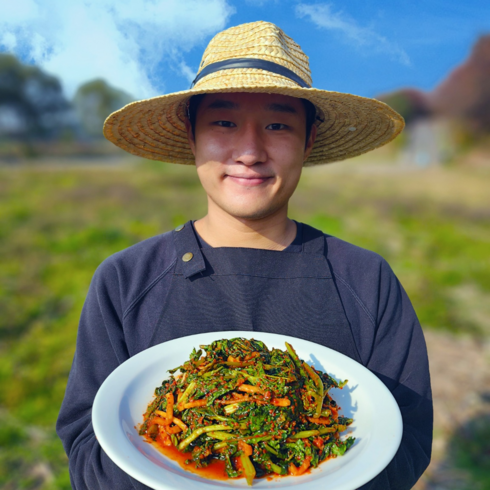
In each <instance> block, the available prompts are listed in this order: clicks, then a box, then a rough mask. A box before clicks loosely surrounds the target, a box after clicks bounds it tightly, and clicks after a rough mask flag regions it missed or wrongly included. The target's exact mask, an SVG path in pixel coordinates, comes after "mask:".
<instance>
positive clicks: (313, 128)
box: [303, 124, 317, 161]
mask: <svg viewBox="0 0 490 490" xmlns="http://www.w3.org/2000/svg"><path fill="white" fill-rule="evenodd" d="M316 134H317V127H316V125H315V124H312V125H311V132H310V137H309V139H308V141H307V143H306V148H305V158H304V160H306V159H307V158H308V157H309V156H310V153H311V150H313V144H314V143H315V140H316ZM304 160H303V161H304Z"/></svg>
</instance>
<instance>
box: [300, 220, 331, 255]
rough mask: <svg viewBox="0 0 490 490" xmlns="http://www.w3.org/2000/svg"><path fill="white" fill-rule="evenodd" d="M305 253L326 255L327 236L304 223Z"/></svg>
mask: <svg viewBox="0 0 490 490" xmlns="http://www.w3.org/2000/svg"><path fill="white" fill-rule="evenodd" d="M302 238H303V240H302V241H303V252H304V253H307V254H318V255H324V254H325V252H326V250H325V247H326V241H325V235H324V234H323V232H321V231H320V230H317V229H316V228H313V227H312V226H309V225H307V224H305V223H303V237H302Z"/></svg>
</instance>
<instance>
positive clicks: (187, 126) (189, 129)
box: [185, 118, 196, 156]
mask: <svg viewBox="0 0 490 490" xmlns="http://www.w3.org/2000/svg"><path fill="white" fill-rule="evenodd" d="M185 130H186V131H187V141H188V143H189V146H190V147H191V151H192V154H193V155H194V156H196V139H195V138H194V134H193V132H192V126H191V123H190V121H189V119H187V118H186V119H185Z"/></svg>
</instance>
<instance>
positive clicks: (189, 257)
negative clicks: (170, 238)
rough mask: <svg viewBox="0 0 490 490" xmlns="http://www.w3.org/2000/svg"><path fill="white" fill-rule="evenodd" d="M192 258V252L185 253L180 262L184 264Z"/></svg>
mask: <svg viewBox="0 0 490 490" xmlns="http://www.w3.org/2000/svg"><path fill="white" fill-rule="evenodd" d="M192 257H194V254H193V253H192V252H187V253H186V254H184V255H182V260H183V261H184V262H189V260H191V259H192Z"/></svg>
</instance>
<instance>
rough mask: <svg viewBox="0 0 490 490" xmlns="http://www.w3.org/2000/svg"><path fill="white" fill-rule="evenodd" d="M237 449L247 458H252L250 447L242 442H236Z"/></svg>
mask: <svg viewBox="0 0 490 490" xmlns="http://www.w3.org/2000/svg"><path fill="white" fill-rule="evenodd" d="M238 449H240V451H243V454H245V455H247V456H252V446H251V445H250V444H247V443H246V442H244V441H238Z"/></svg>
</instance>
